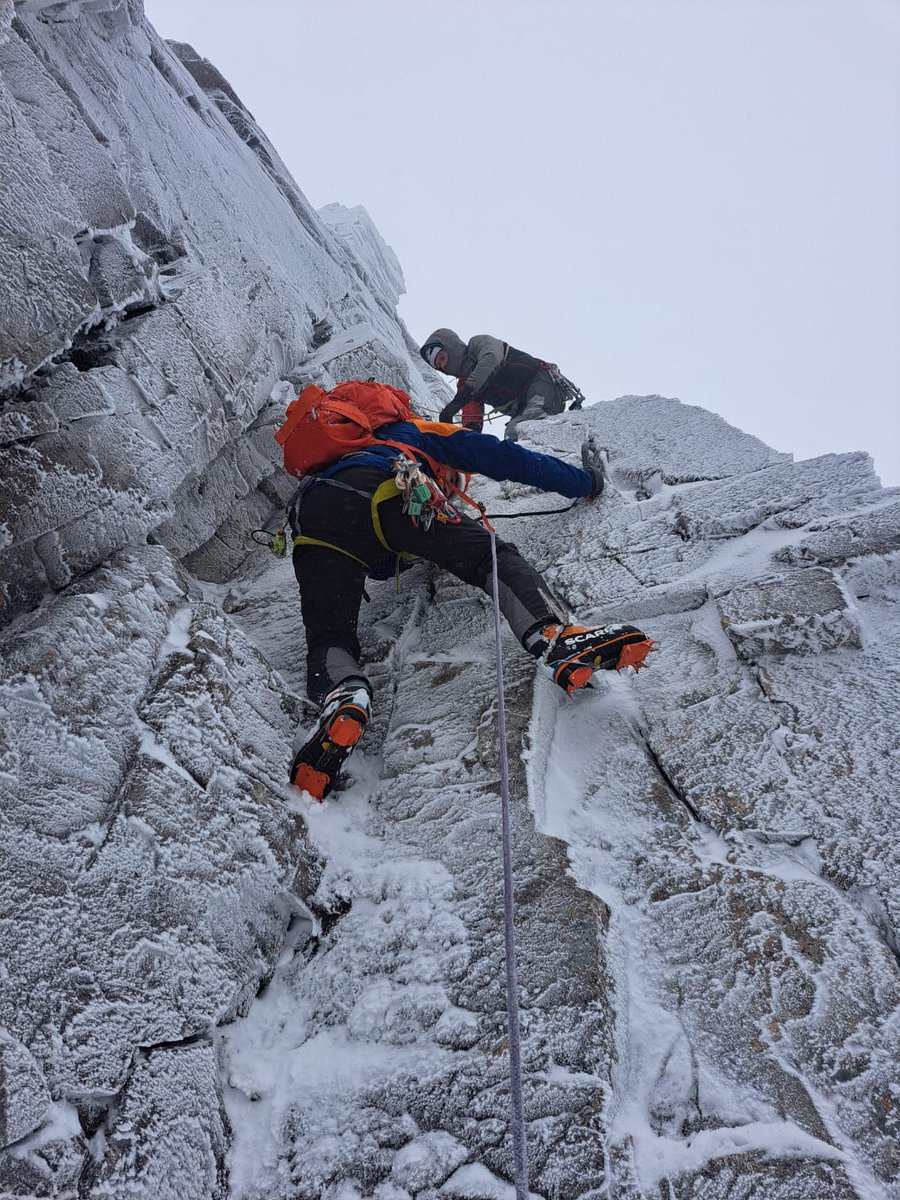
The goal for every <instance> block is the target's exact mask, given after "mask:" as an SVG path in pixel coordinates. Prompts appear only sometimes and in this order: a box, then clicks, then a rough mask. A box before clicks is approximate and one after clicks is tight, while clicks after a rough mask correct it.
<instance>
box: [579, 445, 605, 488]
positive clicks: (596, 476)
mask: <svg viewBox="0 0 900 1200" xmlns="http://www.w3.org/2000/svg"><path fill="white" fill-rule="evenodd" d="M581 465H582V466H583V467H584V469H585V470H586V471H587V473H588V474H589V475H590V477H591V493H590V494H591V499H592V500H593V499H594V498H595V497H596V496H599V495H600V493H601V492H602V491H603V485H604V483H605V482H606V476H605V473H604V470H603V459H602V458H601V457H600V451H599V450H598V449H597V446H596V444H595V442H594V440H593V438H588V439H587V441H585V442H582V443H581Z"/></svg>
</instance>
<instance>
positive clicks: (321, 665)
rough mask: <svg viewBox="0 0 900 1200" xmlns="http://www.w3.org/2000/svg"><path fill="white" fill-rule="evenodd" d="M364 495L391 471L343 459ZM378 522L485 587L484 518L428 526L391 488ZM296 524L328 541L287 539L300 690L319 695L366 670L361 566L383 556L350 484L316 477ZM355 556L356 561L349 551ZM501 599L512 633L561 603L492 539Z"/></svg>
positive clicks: (396, 540)
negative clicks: (301, 639)
mask: <svg viewBox="0 0 900 1200" xmlns="http://www.w3.org/2000/svg"><path fill="white" fill-rule="evenodd" d="M337 478H338V480H339V481H340V482H341V483H344V484H350V485H351V486H352V487H354V488H358V489H359V490H360V491H361V492H365V493H369V495H371V494H372V493H374V492H375V490H376V488H377V487H378V485H379V484H381V483H383V482H384V481H385V480H386V479H389V478H390V474H389V473H388V472H387V471H384V470H381V469H380V468H378V467H375V466H359V467H348V468H347V470H345V471H341V472H340V473H339V475H338V476H337ZM378 514H379V517H380V520H381V528H382V532H383V534H384V537H385V540H386V541H387V544H388V545H389V546H390V548H391V550H393V551H405V552H407V553H409V554H415V555H416V556H417V557H419V558H423V559H426V560H427V561H428V562H432V563H435V564H437V566H439V567H443V568H445V569H446V570H447V571H450V572H451V573H452V574H453V575H455V576H456V577H457V578H458V579H461V580H463V582H464V583H470V584H473V585H474V586H475V587H479V588H481V589H482V590H483V591H485V592H487V593H488V594H490V593H491V582H492V572H491V542H490V535H489V534H488V532H487V530H486V529H485V528H484V526H483V525H482V524H481V523H480V522H479V521H476V520H472V519H471V518H469V517H465V516H464V517H462V518H461V519H460V520H459V521H458V522H456V523H455V524H450V523H449V522H446V523H445V522H439V521H434V522H433V523H432V525H431V527H430V528H429V529H424V528H423V527H422V526H421V525H418V526H416V525H413V523H412V521H411V519H410V518H409V517H408V516H406V514H405V513H404V512H403V509H402V499H401V497H400V496H395V497H393V498H392V499H390V500H386V501H384V502H382V503H381V504H380V505H379V507H378ZM300 527H301V528H300V532H301V533H302V534H303V536H304V537H310V538H318V539H319V540H320V541H323V542H328V543H330V544H331V545H333V546H336V547H340V550H341V551H345V552H346V553H340V552H339V550H332V549H329V548H328V547H325V546H310V545H304V544H301V545H299V546H295V547H294V557H293V562H294V571H295V573H296V575H297V581H298V583H299V584H300V604H301V607H302V610H303V625H304V628H305V630H306V651H307V691H308V693H309V695H310V698H311V699H312V700H314V701H317V702H319V701H321V700H322V699H323V698H324V697H325V696H326V695H327V694H328V692H329V691H331V689H332V688H334V687H335V686H336V685H337V684H339V683H341V682H342V681H343V680H344V679H347V678H348V677H349V676H351V675H355V676H360V677H362V678H365V673H364V672H363V671H362V669H361V668H360V664H359V659H360V648H359V638H358V635H357V623H358V620H359V609H360V605H361V603H362V596H363V589H364V587H365V582H366V566H364V565H363V564H369V565H373V564H375V563H376V562H377V561H378V560H380V559H383V558H384V556H385V549H384V546H383V545H382V544H381V542H379V540H378V538H377V537H376V535H375V531H374V528H373V526H372V509H371V501H370V500H369V499H368V498H367V497H366V496H362V495H358V494H357V493H356V492H351V491H345V490H344V489H342V488H337V487H334V486H330V485H328V484H326V483H322V484H319V485H317V486H316V487H314V488H312V489H311V490H310V491H309V492H308V493H307V494H306V495H305V496H304V497H303V502H302V506H301V511H300ZM350 555H354V556H355V558H356V559H361V560H362V562H356V561H355V560H354V558H351V557H349V556H350ZM497 568H498V578H499V580H500V597H499V599H500V607H501V610H502V612H503V615H504V616H505V617H506V619H507V621H508V622H509V624H510V626H511V627H512V630H513V632H514V633H515V634H516V636H517V637H518V638H520V639H521V638H522V636H523V635H524V634H525V633H526V632H527V631H528V630H529V629H531V628H533V626H535V625H536V624H538V623H539V622H540V623H550V622H555V621H558V620H559V619H560V616H559V612H560V605H559V603H558V601H556V600H555V598H554V597H553V596H552V595H551V593H550V592H549V590H548V588H547V585H546V584H545V582H544V580H543V579H542V578H541V576H540V575H539V573H538V572H537V571H536V570H535V569H534V567H532V566H531V564H530V563H528V562H526V560H525V559H524V558H523V557H522V555H521V554H520V553H519V551H518V550H517V549H516V547H515V546H512V545H510V544H508V543H506V542H503V541H501V540H500V539H499V538H498V539H497Z"/></svg>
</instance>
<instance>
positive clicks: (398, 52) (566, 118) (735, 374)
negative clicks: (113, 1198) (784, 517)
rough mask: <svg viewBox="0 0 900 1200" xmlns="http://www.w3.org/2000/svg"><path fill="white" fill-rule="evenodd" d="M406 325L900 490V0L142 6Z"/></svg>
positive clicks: (216, 1) (231, 0)
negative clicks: (380, 280) (848, 465)
mask: <svg viewBox="0 0 900 1200" xmlns="http://www.w3.org/2000/svg"><path fill="white" fill-rule="evenodd" d="M145 7H146V11H147V15H148V16H149V18H150V20H151V22H152V23H153V24H154V25H155V26H156V27H157V29H158V30H159V31H160V32H161V33H162V34H163V35H164V36H165V37H170V38H175V39H177V40H181V41H188V42H190V43H191V44H192V45H193V46H194V47H195V49H196V50H198V51H199V52H200V53H201V54H203V55H204V56H205V57H207V58H209V59H211V60H212V61H213V62H214V63H215V64H216V66H218V67H219V69H220V70H221V71H222V72H223V74H224V75H225V76H226V77H227V78H228V80H229V82H230V83H231V84H232V86H233V87H234V88H235V90H236V91H237V92H238V94H239V95H240V96H241V99H242V100H243V101H244V103H245V104H246V106H247V107H248V108H249V109H250V110H251V112H252V113H253V114H254V116H255V117H256V118H257V120H258V121H259V123H260V125H261V126H262V127H263V128H264V130H265V131H266V133H267V134H268V135H269V137H270V139H271V140H272V142H273V143H274V144H275V146H276V147H277V149H278V151H279V153H280V154H281V156H282V157H283V158H284V160H285V162H286V163H287V165H288V167H289V168H290V170H291V171H292V173H293V175H294V177H295V178H296V180H297V182H298V184H299V185H300V188H301V189H302V190H303V191H304V192H305V194H306V195H307V196H308V197H309V199H310V200H311V202H312V203H313V204H314V205H315V206H316V207H321V206H322V205H324V204H327V203H329V202H330V201H332V200H337V201H339V202H341V203H342V204H346V205H348V206H352V205H356V204H362V205H363V206H364V207H365V208H366V209H368V211H369V212H370V214H371V215H372V217H373V219H374V221H375V223H376V224H377V226H378V228H379V230H380V231H381V233H382V235H383V236H384V238H385V240H386V241H387V242H388V243H389V244H390V245H391V246H392V247H393V249H394V251H395V252H396V254H397V257H398V258H399V260H400V264H401V266H402V267H403V271H404V274H405V277H406V284H407V295H406V296H405V297H404V299H403V301H402V302H401V308H400V312H401V316H402V317H403V318H404V320H405V321H406V323H407V325H408V326H409V328H410V331H411V332H412V334H413V336H415V337H417V338H418V339H419V340H422V339H424V337H425V336H426V335H427V334H428V333H430V332H431V330H432V329H434V328H435V327H436V326H440V325H449V326H451V327H452V328H454V329H456V330H457V332H458V333H459V334H460V335H461V336H462V337H463V338H469V337H471V336H472V335H473V334H476V333H491V334H494V335H496V336H497V337H500V338H502V339H504V340H506V341H509V342H511V343H512V344H513V345H516V346H518V347H519V348H521V349H523V350H527V351H529V352H530V353H532V354H536V355H538V356H539V357H542V358H546V359H550V360H553V361H555V362H557V363H558V364H559V365H560V367H561V369H562V370H563V372H564V373H565V374H566V375H568V376H569V377H570V378H571V379H573V380H574V381H575V382H576V383H577V384H578V385H579V386H580V387H581V388H582V390H583V391H584V392H585V393H586V394H587V395H588V398H589V400H608V399H612V398H613V397H615V396H619V395H625V394H629V393H634V394H645V393H653V392H658V393H661V394H662V395H665V396H677V397H678V398H679V399H681V400H683V401H684V402H685V403H686V404H698V405H701V406H703V407H704V408H709V409H712V410H713V411H715V412H718V413H721V414H722V415H723V416H724V417H725V418H726V419H727V420H729V421H731V422H732V423H733V424H735V425H737V426H739V427H740V428H742V429H744V430H747V431H748V432H751V433H755V434H757V435H758V436H759V437H761V438H763V439H764V440H765V441H766V442H768V443H769V444H770V445H772V446H775V447H776V448H778V449H780V450H788V451H791V452H793V453H794V454H795V455H796V456H797V457H798V458H806V457H810V456H812V455H816V454H823V453H827V452H829V451H846V450H855V449H864V450H868V451H869V452H870V453H872V454H873V455H874V457H875V460H876V466H877V468H878V470H879V472H880V474H881V476H882V481H883V482H884V483H889V484H900V68H898V63H900V0H254V2H253V3H249V2H248V0H145Z"/></svg>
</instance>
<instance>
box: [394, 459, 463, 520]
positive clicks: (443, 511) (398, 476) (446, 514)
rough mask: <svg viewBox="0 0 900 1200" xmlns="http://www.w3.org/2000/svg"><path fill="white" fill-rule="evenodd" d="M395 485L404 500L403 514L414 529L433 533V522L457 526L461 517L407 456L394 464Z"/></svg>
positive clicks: (433, 482)
mask: <svg viewBox="0 0 900 1200" xmlns="http://www.w3.org/2000/svg"><path fill="white" fill-rule="evenodd" d="M391 470H392V471H393V472H394V482H395V483H396V485H397V490H398V491H399V492H400V494H401V496H402V497H403V511H404V512H405V513H406V515H407V516H408V517H409V518H410V520H411V521H412V523H413V525H421V526H422V527H423V528H424V529H430V528H431V525H432V523H433V522H434V521H436V520H437V521H442V522H449V523H450V524H455V523H456V522H457V521H459V520H460V516H459V513H458V512H457V511H456V509H455V508H454V507H453V505H452V504H451V503H450V501H449V500H448V499H447V497H446V496H445V495H444V493H443V492H442V491H441V489H440V488H439V487H438V485H437V484H436V483H435V481H434V480H433V479H431V478H430V477H429V476H428V475H426V474H425V472H424V471H423V470H422V468H421V467H420V466H419V464H418V463H417V462H415V461H414V460H413V459H411V458H408V457H407V456H406V455H405V454H398V455H397V457H396V458H395V459H394V461H393V462H392V463H391Z"/></svg>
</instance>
